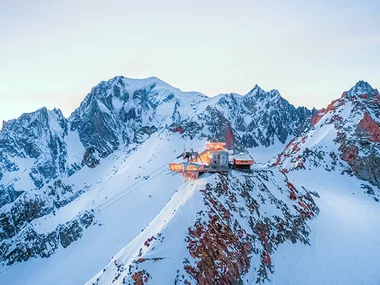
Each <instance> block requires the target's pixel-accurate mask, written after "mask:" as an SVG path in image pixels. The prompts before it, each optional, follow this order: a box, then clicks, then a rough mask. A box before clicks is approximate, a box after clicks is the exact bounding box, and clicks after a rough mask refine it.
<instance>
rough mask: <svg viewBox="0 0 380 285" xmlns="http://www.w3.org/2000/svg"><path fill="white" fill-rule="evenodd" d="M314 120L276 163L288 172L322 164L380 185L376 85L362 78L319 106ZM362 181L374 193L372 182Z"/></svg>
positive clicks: (379, 116)
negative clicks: (339, 95) (311, 125)
mask: <svg viewBox="0 0 380 285" xmlns="http://www.w3.org/2000/svg"><path fill="white" fill-rule="evenodd" d="M312 124H313V127H312V128H311V129H310V130H309V131H308V132H306V133H305V134H303V135H301V136H298V137H296V138H295V139H293V140H292V141H291V142H290V143H289V144H288V145H287V147H286V148H285V150H284V151H283V152H282V153H280V154H279V155H278V158H277V161H276V162H275V165H281V167H282V168H283V169H284V171H285V172H287V171H289V170H292V169H310V168H312V167H323V168H325V169H326V170H328V171H339V172H346V173H349V174H353V175H355V176H356V177H357V178H359V179H361V180H364V181H368V182H369V183H370V184H372V185H374V186H377V187H378V188H379V187H380V146H379V145H380V144H379V143H380V127H379V125H380V95H379V92H378V91H377V90H376V89H373V88H372V87H371V86H370V85H369V84H368V83H367V82H364V81H359V82H358V83H357V84H356V85H355V86H354V87H352V88H351V89H350V90H349V91H347V92H344V93H343V94H342V96H341V98H339V99H337V100H334V101H333V102H331V103H330V104H329V105H328V107H327V108H326V109H322V110H319V111H318V113H317V114H316V115H315V116H314V117H313V120H312ZM363 185H365V186H363V187H364V188H365V189H366V191H367V192H368V193H372V194H373V195H375V191H374V190H373V189H372V188H373V186H370V185H367V184H363ZM375 199H377V198H376V197H375Z"/></svg>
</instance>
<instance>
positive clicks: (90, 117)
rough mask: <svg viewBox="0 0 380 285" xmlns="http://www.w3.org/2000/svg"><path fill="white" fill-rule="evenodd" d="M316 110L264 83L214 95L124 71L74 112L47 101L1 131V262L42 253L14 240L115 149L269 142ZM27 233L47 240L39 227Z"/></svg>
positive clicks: (77, 191)
mask: <svg viewBox="0 0 380 285" xmlns="http://www.w3.org/2000/svg"><path fill="white" fill-rule="evenodd" d="M311 115H312V111H309V110H307V109H306V108H298V109H296V108H295V107H293V106H292V105H290V104H289V103H288V102H287V101H286V100H285V99H283V98H281V97H280V95H279V93H278V92H277V91H275V90H272V91H270V92H265V91H263V90H262V89H261V88H259V87H258V86H256V87H255V88H254V89H253V90H251V91H250V92H249V93H248V94H247V95H245V96H240V95H236V94H226V95H220V96H218V97H216V98H208V97H206V96H205V95H202V94H200V93H197V92H182V91H180V90H179V89H176V88H174V87H172V86H170V85H168V84H166V83H165V82H163V81H161V80H159V79H158V78H154V77H152V78H147V79H141V80H134V79H128V78H124V77H120V76H118V77H115V78H112V79H110V80H108V81H104V82H101V83H99V84H98V85H97V86H95V87H94V88H93V89H92V90H91V92H90V93H89V94H88V95H87V96H86V98H85V99H84V100H83V102H82V103H81V105H80V106H79V107H78V108H77V109H76V110H75V111H74V112H73V113H72V115H71V116H70V117H69V118H68V119H66V118H65V117H64V116H63V115H62V113H61V111H60V110H59V109H54V110H52V111H50V110H47V109H46V108H41V109H39V110H37V111H36V112H33V113H29V114H23V115H22V116H21V117H20V118H18V119H15V120H11V121H8V122H7V123H6V124H5V125H4V127H3V129H2V130H1V131H0V153H1V155H0V207H1V223H0V246H2V247H3V248H4V250H3V255H2V261H4V262H6V263H7V262H13V261H15V260H26V259H27V256H29V257H31V256H38V255H39V253H38V252H37V251H34V253H33V254H30V255H25V254H24V253H22V254H21V253H20V254H21V255H22V256H23V257H22V258H21V257H20V258H19V257H17V258H16V257H15V255H14V254H13V253H12V252H13V251H12V250H13V249H12V250H10V249H9V246H8V245H9V244H12V243H15V242H16V241H18V242H17V244H18V245H19V246H17V247H23V246H24V242H25V241H26V236H25V232H26V231H30V230H32V229H29V230H27V228H28V227H29V226H30V224H31V223H32V222H33V221H34V220H36V219H40V218H42V217H47V216H48V215H50V214H51V213H54V211H55V210H57V209H59V208H60V207H63V206H65V205H67V204H69V203H70V202H71V201H73V200H74V199H76V198H78V197H80V196H81V195H82V194H83V193H85V192H86V189H88V187H83V186H81V187H77V185H72V184H71V185H70V183H72V182H71V181H72V180H70V179H71V178H70V177H72V176H76V174H77V173H78V172H81V170H82V169H83V168H96V167H97V166H98V165H99V164H101V163H102V159H104V158H105V157H108V156H109V155H110V154H112V153H114V152H115V151H119V150H123V149H129V150H131V149H134V148H136V147H138V146H139V145H141V144H142V143H144V142H146V141H147V140H148V139H149V137H150V136H152V134H154V133H157V132H160V133H161V132H162V133H165V132H169V133H172V132H178V133H180V135H181V139H182V140H184V141H186V140H188V139H190V140H192V139H197V140H198V139H202V140H204V139H207V140H220V141H225V140H226V138H229V140H230V141H231V145H232V144H233V145H234V147H235V149H238V150H244V149H245V148H247V147H256V146H270V145H271V144H273V143H274V141H275V140H277V139H278V140H279V141H280V142H285V141H286V140H287V139H288V138H289V137H293V136H295V135H296V134H297V133H298V132H299V131H301V130H303V129H304V128H307V127H308V126H309V125H310V122H309V121H310V118H311ZM296 126H301V127H300V128H298V127H297V128H296ZM73 181H75V179H74V180H73ZM74 183H75V182H74ZM52 189H53V190H52ZM54 189H55V190H54ZM67 222H70V221H69V220H68V221H67ZM54 232H55V233H56V234H57V231H54ZM44 234H46V233H44ZM29 238H30V240H41V237H40V236H39V235H38V234H31V235H29ZM19 249H20V248H19ZM43 252H44V250H42V251H41V254H40V256H42V255H44V254H45V253H43ZM11 256H13V257H12V258H11Z"/></svg>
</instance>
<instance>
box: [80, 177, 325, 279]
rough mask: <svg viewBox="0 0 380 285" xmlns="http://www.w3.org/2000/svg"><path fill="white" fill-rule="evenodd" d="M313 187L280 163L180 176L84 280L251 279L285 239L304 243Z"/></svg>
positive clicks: (267, 274) (266, 271) (262, 275)
mask: <svg viewBox="0 0 380 285" xmlns="http://www.w3.org/2000/svg"><path fill="white" fill-rule="evenodd" d="M314 195H316V194H315V193H312V192H309V191H308V190H306V189H303V188H302V187H299V186H294V185H293V184H292V183H290V182H289V181H288V180H287V178H286V176H285V175H283V174H281V173H280V172H279V171H278V170H273V171H271V170H268V171H256V172H254V173H253V174H247V173H241V172H237V171H231V172H230V173H229V175H228V178H227V177H226V176H223V175H216V174H214V175H209V176H207V177H205V178H201V179H199V180H198V181H190V182H187V183H186V184H184V185H183V186H182V187H181V188H180V189H179V190H178V192H177V193H176V194H175V195H174V196H173V198H172V199H171V201H170V202H169V203H168V204H167V205H166V207H165V208H164V209H163V210H162V211H161V213H160V214H159V215H158V216H157V217H156V218H155V219H154V220H153V221H152V222H151V223H150V224H149V225H148V227H147V228H146V229H145V230H144V231H143V232H142V233H141V234H140V235H139V236H138V237H136V239H135V240H133V241H132V242H131V243H130V244H129V245H127V246H126V247H125V248H124V249H123V250H122V251H120V252H119V253H118V254H117V255H116V256H115V258H114V259H113V260H111V261H110V263H109V264H108V265H107V266H106V267H105V268H104V269H103V270H102V271H101V272H99V274H98V275H96V276H95V277H94V278H93V279H92V280H91V281H89V282H88V283H87V284H92V285H94V284H96V285H99V284H145V283H148V284H253V283H262V282H264V281H268V280H270V278H271V273H273V271H274V265H273V263H272V260H271V254H272V253H273V252H274V251H275V250H276V248H277V247H278V246H279V245H280V244H281V243H283V242H285V241H291V242H292V243H296V242H301V243H304V244H308V243H309V231H310V230H309V227H308V224H307V222H308V220H310V219H313V218H314V217H315V216H316V215H317V214H318V211H319V210H318V207H317V206H316V204H315V202H314V198H315V196H314Z"/></svg>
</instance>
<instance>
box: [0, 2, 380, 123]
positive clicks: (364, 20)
mask: <svg viewBox="0 0 380 285" xmlns="http://www.w3.org/2000/svg"><path fill="white" fill-rule="evenodd" d="M379 66H380V1H379V0H373V1H371V0H361V1H354V0H339V1H338V0H277V1H274V0H273V1H271V0H261V1H258V0H234V1H232V0H230V1H227V0H215V1H214V0H192V1H181V0H160V1H157V0H156V1H153V0H149V1H148V0H134V1H130V0H120V1H116V0H107V1H106V0H104V1H99V0H61V1H59V0H56V1H52V0H34V1H30V0H8V1H5V0H0V120H1V119H6V120H8V119H11V118H15V117H18V116H19V115H21V114H22V113H23V112H31V111H34V110H36V109H38V108H40V107H42V106H46V107H48V108H53V107H58V108H60V109H62V111H63V112H64V114H65V115H66V116H69V115H70V113H71V112H72V111H73V110H74V109H75V108H76V107H78V106H79V103H80V102H81V101H82V100H83V98H84V97H85V96H86V94H87V93H88V92H89V91H90V90H91V88H92V87H93V86H95V85H96V84H97V83H99V82H100V81H101V80H108V79H109V78H112V77H114V76H116V75H123V76H126V77H132V78H144V77H150V76H156V77H159V78H161V79H162V80H164V81H166V82H167V83H169V84H171V85H173V86H175V87H178V88H180V89H182V90H184V91H200V92H202V93H204V94H206V95H208V96H214V95H217V94H219V93H229V92H236V93H240V94H245V93H247V92H248V91H249V90H250V89H252V87H253V86H254V85H255V84H258V85H260V86H261V87H262V88H263V89H265V90H270V89H277V90H279V91H280V93H281V95H282V96H283V97H284V98H286V99H287V100H288V101H289V102H290V103H292V104H294V105H296V106H300V105H304V106H307V107H313V106H315V107H317V108H321V107H324V106H326V105H327V104H328V103H329V102H330V101H331V100H333V99H335V98H337V97H339V96H340V95H341V93H342V91H344V90H347V89H349V88H350V87H351V86H353V85H354V84H355V83H356V82H357V81H358V80H361V79H362V80H365V81H368V82H369V83H370V84H371V85H372V86H373V87H377V88H380V69H379Z"/></svg>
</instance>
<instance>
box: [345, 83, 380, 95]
mask: <svg viewBox="0 0 380 285" xmlns="http://www.w3.org/2000/svg"><path fill="white" fill-rule="evenodd" d="M346 94H347V95H348V96H360V95H364V94H365V95H367V96H374V95H376V94H379V91H378V90H377V89H374V88H372V86H371V85H370V84H369V83H368V82H367V81H364V80H359V81H358V82H357V83H356V84H355V86H353V87H352V88H351V89H350V90H348V91H347V92H346Z"/></svg>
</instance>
